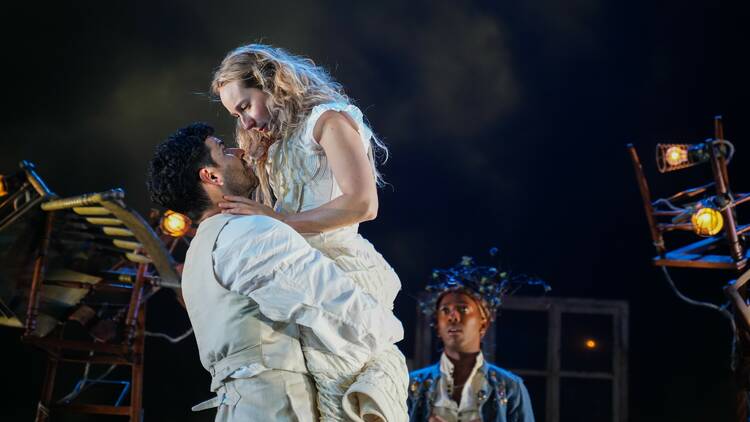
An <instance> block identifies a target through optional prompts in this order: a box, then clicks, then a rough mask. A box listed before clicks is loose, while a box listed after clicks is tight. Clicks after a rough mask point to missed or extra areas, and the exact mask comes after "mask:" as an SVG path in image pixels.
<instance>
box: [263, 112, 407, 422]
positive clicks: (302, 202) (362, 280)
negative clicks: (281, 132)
mask: <svg viewBox="0 0 750 422" xmlns="http://www.w3.org/2000/svg"><path fill="white" fill-rule="evenodd" d="M328 110H335V111H339V112H344V113H346V114H347V115H348V116H349V117H350V118H351V119H352V120H353V121H354V122H355V123H356V125H357V128H358V132H359V134H360V138H361V140H362V144H363V146H364V147H365V151H366V152H367V154H368V155H370V157H371V156H372V145H371V141H370V139H371V137H372V131H371V130H370V128H369V127H368V126H367V125H366V124H365V123H364V120H363V116H362V112H361V111H360V110H359V109H358V108H357V107H355V106H354V105H351V104H345V103H330V104H321V105H318V106H316V107H315V108H313V110H312V111H311V112H310V115H309V116H308V118H307V120H306V122H305V123H304V124H303V125H301V126H300V129H299V130H298V131H297V132H296V133H295V135H293V136H292V137H291V138H290V139H286V140H284V141H282V142H276V143H275V144H273V145H272V146H271V147H270V148H269V153H268V157H269V159H268V164H267V170H268V171H269V174H270V176H269V184H270V185H271V188H272V189H273V191H274V195H275V196H276V198H277V200H276V204H275V206H274V207H275V209H276V211H277V212H280V213H283V214H294V213H299V212H302V211H307V210H310V209H314V208H317V207H319V206H321V205H323V204H325V203H327V202H329V201H331V200H333V199H335V198H337V197H338V196H340V195H341V194H342V192H341V189H340V188H339V186H338V184H337V183H336V180H335V179H334V177H333V173H332V171H331V167H330V165H329V164H328V162H327V159H326V155H325V152H324V151H323V148H322V147H321V146H320V145H319V144H318V143H317V142H316V141H315V139H314V138H313V128H314V127H315V124H316V122H317V121H318V119H319V118H320V116H321V115H322V114H323V113H324V112H326V111H328ZM357 229H358V225H357V224H355V225H351V226H347V227H342V228H339V229H335V230H332V231H329V232H325V233H313V234H305V233H302V236H304V237H305V239H306V240H307V241H308V243H309V244H310V245H312V246H313V247H314V248H316V249H318V250H320V251H321V252H322V253H323V254H325V255H326V256H328V257H329V258H331V259H333V260H334V261H335V262H336V264H337V265H338V266H339V267H340V268H341V269H343V270H344V271H345V272H346V273H347V275H348V276H349V277H350V278H351V279H352V280H354V282H355V283H357V284H358V285H359V286H360V287H361V288H362V289H363V290H364V291H365V292H367V293H369V294H370V295H372V296H374V297H375V299H376V300H378V301H379V302H380V303H381V304H382V305H384V306H386V307H388V308H389V309H393V301H394V299H395V298H396V294H397V293H398V291H399V290H400V289H401V282H400V280H399V278H398V275H396V273H395V271H394V270H393V268H392V267H391V266H390V265H389V264H388V263H387V262H386V261H385V259H383V257H382V256H381V255H380V254H379V253H378V252H377V251H376V250H375V248H374V247H373V246H372V244H371V243H370V242H368V241H367V240H366V239H365V238H363V237H362V236H361V235H360V234H359V233H358V232H357ZM303 352H304V353H305V361H306V363H307V367H308V370H309V371H310V373H311V375H312V376H313V378H314V379H315V383H316V386H317V388H318V407H319V410H320V414H321V420H326V421H329V420H330V421H336V420H357V421H359V420H364V418H363V416H364V415H374V416H379V417H381V418H382V419H384V420H386V421H389V422H400V421H407V420H408V415H407V408H406V400H407V388H408V382H409V374H408V369H407V367H406V361H405V359H404V355H403V354H402V353H401V351H400V350H398V348H397V347H396V346H395V345H392V347H389V348H387V349H386V350H384V351H381V352H380V353H378V354H377V355H375V356H374V357H371V356H355V355H350V356H349V357H348V358H346V359H344V358H341V357H340V356H336V355H333V354H331V353H326V352H324V351H322V350H321V349H320V348H317V347H314V346H313V347H310V346H309V345H305V344H303Z"/></svg>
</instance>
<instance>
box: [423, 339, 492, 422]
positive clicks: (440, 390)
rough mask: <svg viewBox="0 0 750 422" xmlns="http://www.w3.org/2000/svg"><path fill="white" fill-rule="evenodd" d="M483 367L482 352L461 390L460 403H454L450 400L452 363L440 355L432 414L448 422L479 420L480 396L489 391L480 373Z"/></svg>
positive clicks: (443, 355) (480, 417) (482, 374)
mask: <svg viewBox="0 0 750 422" xmlns="http://www.w3.org/2000/svg"><path fill="white" fill-rule="evenodd" d="M482 365H484V356H483V355H482V352H479V354H478V355H477V360H476V363H475V364H474V368H473V369H472V370H471V373H470V374H469V377H468V378H466V383H465V384H464V385H463V389H462V390H461V402H460V403H456V402H455V401H453V399H452V398H451V393H452V391H453V370H454V365H453V362H451V361H450V359H448V356H446V355H445V353H443V354H442V355H440V380H439V381H438V385H437V397H436V400H435V403H434V404H433V408H432V414H433V415H436V416H440V417H441V418H443V419H445V420H446V421H448V422H469V421H474V420H481V419H482V416H481V412H480V406H481V404H482V400H480V396H481V395H482V394H483V393H484V394H485V395H486V394H487V391H489V383H488V382H487V380H486V378H485V376H484V372H482V371H481V368H482Z"/></svg>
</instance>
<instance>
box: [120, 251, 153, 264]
mask: <svg viewBox="0 0 750 422" xmlns="http://www.w3.org/2000/svg"><path fill="white" fill-rule="evenodd" d="M125 256H126V257H127V258H128V259H129V260H130V261H132V262H135V263H136V264H150V263H152V262H153V261H151V258H149V257H147V256H144V255H140V254H137V253H126V254H125Z"/></svg>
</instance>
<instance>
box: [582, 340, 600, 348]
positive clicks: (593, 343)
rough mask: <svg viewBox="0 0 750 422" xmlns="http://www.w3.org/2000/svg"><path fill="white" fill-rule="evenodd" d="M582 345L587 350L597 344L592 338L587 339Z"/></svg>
mask: <svg viewBox="0 0 750 422" xmlns="http://www.w3.org/2000/svg"><path fill="white" fill-rule="evenodd" d="M584 345H585V346H586V348H587V349H589V350H594V349H596V347H597V346H598V344H597V343H596V340H594V339H587V340H586V342H585V343H584Z"/></svg>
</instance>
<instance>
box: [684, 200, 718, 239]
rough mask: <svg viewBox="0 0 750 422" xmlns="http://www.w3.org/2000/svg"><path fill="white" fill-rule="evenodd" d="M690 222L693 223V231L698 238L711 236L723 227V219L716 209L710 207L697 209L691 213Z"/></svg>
mask: <svg viewBox="0 0 750 422" xmlns="http://www.w3.org/2000/svg"><path fill="white" fill-rule="evenodd" d="M690 221H691V222H692V223H693V230H695V233H696V234H698V235H699V236H713V235H715V234H716V233H719V232H720V231H721V228H722V227H724V217H722V216H721V213H720V212H719V211H718V210H717V209H715V208H711V207H703V208H701V209H699V210H698V211H696V212H695V213H693V216H692V217H691V218H690Z"/></svg>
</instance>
